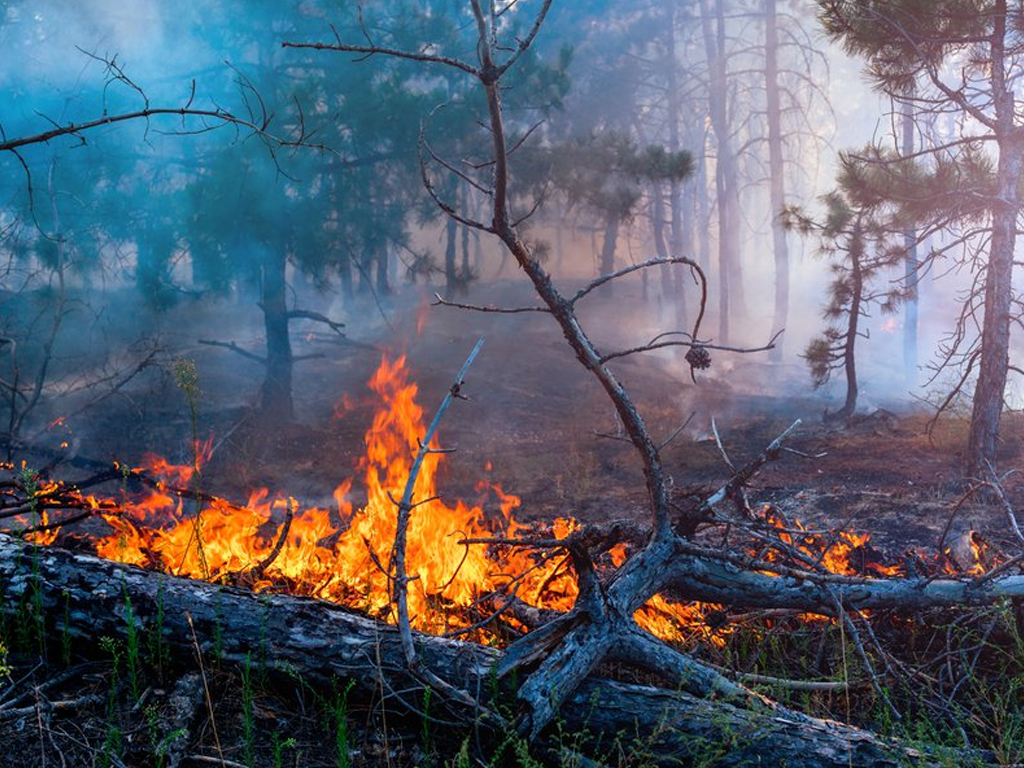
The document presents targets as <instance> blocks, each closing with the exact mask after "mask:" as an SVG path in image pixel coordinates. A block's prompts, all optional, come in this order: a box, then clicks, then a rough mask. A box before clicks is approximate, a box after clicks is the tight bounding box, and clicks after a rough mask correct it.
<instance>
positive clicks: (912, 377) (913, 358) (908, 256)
mask: <svg viewBox="0 0 1024 768" xmlns="http://www.w3.org/2000/svg"><path fill="white" fill-rule="evenodd" d="M901 121H902V129H903V131H902V132H903V136H902V142H901V144H902V146H901V147H900V151H901V152H902V154H903V156H904V157H910V156H911V155H913V154H914V106H913V104H912V103H911V102H906V103H904V105H903V114H902V115H901ZM903 247H904V248H905V249H906V253H905V254H904V256H903V267H904V270H903V288H904V290H905V291H906V300H905V303H904V311H903V375H904V377H905V378H906V380H907V383H908V384H911V385H916V384H917V307H918V291H917V283H918V274H917V272H918V269H919V268H920V266H921V265H920V262H919V261H918V259H917V229H915V228H914V227H912V226H910V227H907V229H906V231H905V232H904V234H903Z"/></svg>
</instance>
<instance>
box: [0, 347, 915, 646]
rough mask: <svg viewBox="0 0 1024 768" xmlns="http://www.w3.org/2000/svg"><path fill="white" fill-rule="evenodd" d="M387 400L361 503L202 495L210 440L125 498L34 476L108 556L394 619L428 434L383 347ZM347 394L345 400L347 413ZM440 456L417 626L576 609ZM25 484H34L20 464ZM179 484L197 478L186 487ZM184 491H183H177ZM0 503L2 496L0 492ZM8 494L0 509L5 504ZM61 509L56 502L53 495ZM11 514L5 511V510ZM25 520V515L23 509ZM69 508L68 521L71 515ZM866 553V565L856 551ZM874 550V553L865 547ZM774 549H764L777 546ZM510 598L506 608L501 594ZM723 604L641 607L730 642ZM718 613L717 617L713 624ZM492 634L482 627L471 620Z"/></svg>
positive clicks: (368, 438)
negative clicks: (454, 496)
mask: <svg viewBox="0 0 1024 768" xmlns="http://www.w3.org/2000/svg"><path fill="white" fill-rule="evenodd" d="M369 387H370V389H371V390H372V391H373V392H374V393H375V395H376V396H377V397H378V398H379V399H380V403H381V405H380V407H379V408H378V410H377V412H376V414H375V415H374V419H373V423H372V425H371V426H370V428H369V429H368V430H367V432H366V435H365V447H366V450H365V454H364V456H363V458H362V459H361V461H360V464H359V472H360V473H361V480H362V483H363V485H364V487H365V491H366V503H365V505H364V506H362V507H360V508H354V506H353V503H352V501H351V497H352V489H353V484H354V479H353V478H348V479H346V480H344V481H343V482H342V483H341V484H339V485H338V486H337V488H336V489H335V491H334V501H335V505H334V507H332V508H331V509H323V508H319V507H309V508H301V507H300V505H299V503H298V502H297V501H296V500H295V499H292V498H271V497H270V494H269V492H268V491H267V489H265V488H262V489H258V490H255V491H253V492H252V493H251V494H250V496H249V499H248V501H247V502H246V503H245V504H244V505H238V504H233V503H231V502H229V501H227V500H225V499H221V498H218V497H215V496H212V495H209V494H205V493H202V492H201V487H202V475H201V467H202V466H203V465H204V463H205V462H206V461H207V459H208V458H209V456H210V453H211V450H212V441H210V442H207V443H201V444H197V445H196V448H195V456H194V461H193V463H192V465H185V466H181V465H173V464H170V463H168V462H167V461H165V460H164V459H162V458H160V457H156V456H148V457H147V459H146V461H145V463H144V466H143V467H140V468H136V469H128V468H127V467H123V468H121V472H122V474H123V478H124V480H125V481H126V482H125V483H124V484H123V486H122V492H121V494H120V497H119V498H114V497H107V498H98V497H95V496H86V495H83V494H75V492H73V491H69V490H68V489H67V488H62V487H61V486H59V485H57V484H47V485H45V486H43V485H41V484H40V486H39V487H33V488H32V490H31V493H30V494H29V495H30V496H34V497H35V498H37V499H45V498H46V496H47V494H49V493H53V494H56V493H57V492H59V493H60V494H61V495H62V497H63V498H65V499H67V498H68V497H69V495H74V498H75V500H76V502H77V504H76V506H77V507H79V508H81V509H82V510H85V512H87V513H88V514H91V515H97V516H99V517H101V518H102V519H103V520H104V521H106V523H107V524H108V525H109V527H110V529H111V533H110V534H109V535H106V536H102V537H99V538H95V539H93V540H92V541H93V544H94V546H95V550H96V553H97V554H98V555H100V556H101V557H104V558H108V559H110V560H115V561H118V562H122V563H130V564H134V565H139V566H143V567H146V568H151V569H156V570H160V571H164V572H167V573H172V574H176V575H180V576H188V577H191V578H196V579H206V580H209V581H215V582H223V583H235V584H244V585H248V586H251V587H252V588H254V589H256V590H258V591H259V590H278V591H286V592H290V593H293V594H300V595H309V596H313V597H317V598H321V599H324V600H329V601H332V602H336V603H341V604H344V605H346V606H349V607H351V608H353V609H356V610H360V611H362V612H365V613H367V614H369V615H371V616H375V617H378V618H381V619H384V620H388V621H394V620H395V616H394V615H393V604H392V600H391V594H390V590H389V581H388V577H387V575H386V572H387V570H388V566H389V561H390V557H391V550H392V545H393V542H394V537H395V526H396V517H397V516H396V504H395V502H394V501H393V499H398V498H400V497H401V495H402V491H403V489H404V486H405V483H406V480H407V477H408V475H409V472H410V468H411V466H412V461H413V457H414V454H415V453H416V451H417V449H418V447H419V446H418V440H419V438H420V436H421V435H423V434H424V426H423V423H424V413H423V409H422V407H421V406H420V405H419V404H418V403H417V402H416V396H417V385H416V384H415V383H414V382H411V381H410V379H409V372H408V370H407V368H406V367H405V360H404V358H403V357H399V358H397V359H389V358H385V359H384V360H383V361H382V363H381V365H380V367H379V368H378V370H377V371H376V373H375V374H374V375H373V377H372V378H371V380H370V381H369ZM350 409H351V404H350V403H349V402H348V401H347V400H345V402H344V403H343V404H340V405H339V408H338V409H336V410H338V411H339V412H347V411H348V410H350ZM443 460H444V454H442V453H432V454H429V455H428V456H427V459H426V461H425V462H424V464H423V467H422V469H421V471H420V474H419V476H418V478H417V483H416V488H415V493H414V496H413V498H414V500H419V502H418V503H417V504H416V506H415V508H414V509H413V511H412V515H411V519H410V526H409V531H408V544H407V553H406V562H407V566H406V567H407V572H408V574H409V576H410V577H411V579H412V580H411V581H410V583H409V596H408V599H409V610H410V615H411V617H412V623H413V625H414V627H415V628H416V629H420V630H422V631H425V632H431V633H444V632H450V631H453V630H464V629H467V628H474V627H476V626H477V625H478V624H479V623H480V622H481V620H482V619H485V618H487V617H488V616H489V615H491V614H492V613H494V611H495V610H497V609H499V608H502V607H503V606H504V607H508V605H511V604H512V600H513V598H514V601H515V602H517V603H518V604H521V605H522V604H525V605H527V606H531V607H532V608H536V609H542V610H552V611H566V610H568V609H570V608H571V607H572V605H573V602H574V601H575V599H576V596H577V586H576V581H575V578H574V576H573V573H572V567H571V561H570V558H569V557H568V555H566V554H564V552H562V551H561V550H559V549H546V550H541V551H539V552H538V551H537V550H531V549H529V548H527V547H517V546H509V545H504V544H501V545H499V544H491V545H487V546H483V545H469V544H466V543H464V542H465V541H466V540H468V539H502V540H505V541H507V540H511V539H515V538H517V537H521V536H523V535H524V533H525V534H529V533H530V529H529V528H528V527H527V526H524V525H523V524H521V523H519V522H517V520H516V519H515V516H514V512H515V510H516V509H517V508H518V507H519V506H520V499H519V498H518V497H516V496H514V495H512V494H508V493H505V492H504V491H503V490H502V488H501V486H499V485H497V484H494V483H488V482H481V483H480V484H479V485H478V487H477V490H478V491H479V492H480V493H481V498H482V499H484V500H485V501H487V502H489V507H490V508H491V509H490V511H485V509H484V506H483V502H481V504H477V505H473V506H470V505H469V504H467V503H465V502H463V501H461V500H459V501H456V502H455V503H454V504H453V505H450V504H449V503H447V502H446V501H445V500H443V499H442V498H441V496H440V494H439V492H438V486H437V473H438V469H439V467H440V465H441V462H442V461H443ZM132 472H134V473H136V474H141V473H145V475H146V476H148V477H150V478H155V479H156V482H154V483H153V484H152V487H151V488H149V490H148V491H146V492H142V493H129V491H128V489H127V486H128V483H127V480H128V478H129V477H130V473H132ZM23 476H24V477H25V478H26V479H27V481H28V483H30V484H31V483H37V482H39V481H36V480H35V479H33V478H32V477H31V476H30V473H27V472H23ZM180 489H189V491H191V492H190V493H187V494H182V493H181V492H180ZM176 490H178V491H179V492H175V491H176ZM2 501H3V500H2V499H0V502H2ZM2 506H3V505H2V503H0V513H2V512H3V508H2ZM40 506H41V507H42V508H41V509H38V510H37V509H26V510H24V512H23V514H22V516H21V517H20V521H21V524H22V525H25V526H26V527H28V526H31V525H33V522H32V520H31V519H30V518H31V513H35V512H37V513H38V515H37V516H36V518H35V521H34V525H36V526H39V524H40V523H42V525H43V526H45V525H47V524H48V523H49V521H50V519H51V518H50V517H49V515H48V511H47V510H46V509H45V506H46V505H45V503H43V504H41V505H40ZM55 506H56V505H55ZM3 516H4V517H10V516H11V515H9V514H4V515H3ZM15 519H19V518H15ZM63 519H65V520H66V519H67V518H63ZM766 519H767V520H768V521H769V522H770V523H772V524H774V525H776V526H778V528H779V529H780V531H779V538H780V539H781V540H782V541H783V542H784V543H785V544H786V545H788V547H789V548H790V550H791V551H793V552H796V553H799V554H800V555H801V556H802V558H804V559H805V564H807V563H814V564H815V565H820V566H821V567H823V568H825V569H827V570H829V571H832V572H834V573H845V574H856V575H869V576H894V575H901V574H902V573H903V567H902V566H887V565H884V564H883V563H882V562H881V559H880V558H879V557H877V556H876V555H877V553H875V551H874V550H873V549H872V548H871V547H870V546H869V544H868V542H869V536H868V535H866V534H852V533H847V532H842V533H839V534H838V535H836V536H835V537H832V540H826V539H825V538H824V537H823V536H822V535H820V534H815V533H811V532H805V531H803V529H801V528H799V525H798V524H796V525H794V524H792V523H789V524H788V525H787V524H784V523H783V521H782V520H781V519H779V518H773V517H772V516H771V515H766ZM577 527H578V524H577V523H576V521H575V520H573V519H571V518H560V519H557V520H555V521H554V523H553V524H552V528H551V534H552V535H553V537H554V538H555V539H563V538H565V537H566V536H568V535H569V534H570V533H572V531H574V530H576V529H577ZM57 535H58V529H57V528H51V529H49V530H41V531H38V532H35V533H29V534H28V535H27V536H28V538H30V539H31V540H33V541H36V542H37V543H41V544H51V543H53V542H54V541H55V540H56V538H57ZM855 555H856V556H858V557H857V560H858V563H857V564H855V563H854V562H853V561H852V560H853V558H854V556H855ZM866 555H867V556H866ZM776 556H777V555H775V554H774V553H771V552H769V553H768V555H766V559H767V560H771V559H772V558H773V557H776ZM607 559H608V561H609V562H608V567H610V568H617V567H618V566H620V565H621V564H622V563H623V562H624V561H625V559H626V546H625V545H624V544H619V545H617V546H615V547H613V548H612V549H611V550H610V551H609V552H608V553H607ZM506 604H507V605H506ZM709 612H715V613H720V611H719V610H718V608H717V607H716V606H708V605H702V604H679V603H675V602H672V601H670V600H668V599H666V598H664V597H662V596H660V595H656V596H655V597H654V598H652V600H651V601H650V602H649V603H648V604H647V605H645V606H644V607H642V608H641V609H640V610H638V611H637V613H636V616H635V618H636V619H637V621H638V623H640V624H641V625H642V626H644V627H645V628H647V629H648V630H650V631H651V632H653V633H654V634H656V635H658V636H659V637H662V638H663V639H666V640H671V641H690V640H700V639H703V640H706V641H711V642H715V643H721V642H722V633H723V632H724V631H727V630H725V629H722V628H711V627H709V622H708V621H707V619H706V617H707V615H708V614H709ZM515 615H516V612H515V611H514V610H511V611H508V612H507V614H506V616H505V623H506V625H511V626H512V627H519V626H520V625H519V623H518V621H517V620H516V619H515ZM716 623H718V624H720V623H721V622H716ZM475 631H476V634H477V636H479V637H487V636H488V635H487V630H483V629H477V630H475Z"/></svg>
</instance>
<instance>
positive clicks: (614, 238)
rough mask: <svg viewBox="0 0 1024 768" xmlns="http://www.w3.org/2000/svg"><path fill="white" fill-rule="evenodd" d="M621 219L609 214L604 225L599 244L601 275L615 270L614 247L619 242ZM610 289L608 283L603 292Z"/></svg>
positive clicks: (616, 215) (610, 286)
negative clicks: (601, 239) (602, 236)
mask: <svg viewBox="0 0 1024 768" xmlns="http://www.w3.org/2000/svg"><path fill="white" fill-rule="evenodd" d="M620 222H621V219H620V217H619V215H618V214H616V213H609V214H608V219H607V220H606V221H605V225H604V241H603V242H602V244H601V265H600V270H601V274H602V275H606V274H608V273H609V272H611V271H613V270H614V269H615V246H616V244H617V243H618V240H619V224H620ZM611 288H612V285H611V284H610V283H609V284H608V285H607V286H606V287H605V290H606V291H608V290H609V289H611Z"/></svg>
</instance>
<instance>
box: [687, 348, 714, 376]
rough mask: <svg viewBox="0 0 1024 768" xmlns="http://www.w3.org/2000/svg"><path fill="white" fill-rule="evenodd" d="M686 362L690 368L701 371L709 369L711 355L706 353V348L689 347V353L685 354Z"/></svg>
mask: <svg viewBox="0 0 1024 768" xmlns="http://www.w3.org/2000/svg"><path fill="white" fill-rule="evenodd" d="M686 362H688V363H689V364H690V367H691V368H696V369H697V370H701V371H703V370H704V369H706V368H710V367H711V353H710V352H708V350H707V347H701V346H694V347H690V351H689V352H687V353H686Z"/></svg>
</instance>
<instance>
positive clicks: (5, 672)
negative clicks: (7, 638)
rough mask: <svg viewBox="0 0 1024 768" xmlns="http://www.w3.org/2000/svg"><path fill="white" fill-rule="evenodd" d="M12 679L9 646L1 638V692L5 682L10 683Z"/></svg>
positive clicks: (0, 637)
mask: <svg viewBox="0 0 1024 768" xmlns="http://www.w3.org/2000/svg"><path fill="white" fill-rule="evenodd" d="M10 679H11V667H10V665H9V664H8V663H7V645H6V643H4V639H3V637H2V636H0V691H2V690H3V688H4V681H7V682H8V683H9V682H10Z"/></svg>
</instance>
